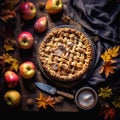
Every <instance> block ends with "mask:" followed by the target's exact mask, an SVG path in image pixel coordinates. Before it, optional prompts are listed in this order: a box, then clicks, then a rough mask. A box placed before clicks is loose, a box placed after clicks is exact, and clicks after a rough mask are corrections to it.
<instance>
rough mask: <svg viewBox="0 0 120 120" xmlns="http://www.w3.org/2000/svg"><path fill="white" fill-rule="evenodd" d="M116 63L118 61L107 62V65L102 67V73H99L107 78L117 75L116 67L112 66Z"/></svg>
mask: <svg viewBox="0 0 120 120" xmlns="http://www.w3.org/2000/svg"><path fill="white" fill-rule="evenodd" d="M114 62H116V61H112V60H111V61H109V62H107V63H104V64H103V65H102V67H101V68H100V71H99V73H100V74H101V73H104V74H105V76H106V78H107V77H108V76H109V75H110V74H114V73H115V70H114V69H116V67H115V66H114V65H112V64H113V63H114Z"/></svg>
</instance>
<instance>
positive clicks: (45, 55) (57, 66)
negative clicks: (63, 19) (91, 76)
mask: <svg viewBox="0 0 120 120" xmlns="http://www.w3.org/2000/svg"><path fill="white" fill-rule="evenodd" d="M38 51H39V60H40V63H41V67H42V69H43V70H44V72H45V73H46V74H47V75H48V76H49V77H50V78H52V79H55V80H58V81H74V80H78V79H80V78H81V77H83V75H85V74H86V73H87V71H88V69H89V67H90V65H91V61H92V58H93V47H92V45H91V42H90V40H88V37H86V35H85V34H84V33H83V32H80V31H79V30H77V29H74V28H55V29H52V30H51V31H50V32H49V33H48V34H47V35H46V36H45V38H44V40H43V41H42V42H41V43H40V45H39V47H38Z"/></svg>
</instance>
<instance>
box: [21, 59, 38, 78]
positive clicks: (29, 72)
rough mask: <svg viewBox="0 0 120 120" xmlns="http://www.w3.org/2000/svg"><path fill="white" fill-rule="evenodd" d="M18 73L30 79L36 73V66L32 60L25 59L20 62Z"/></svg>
mask: <svg viewBox="0 0 120 120" xmlns="http://www.w3.org/2000/svg"><path fill="white" fill-rule="evenodd" d="M19 70H20V75H21V76H22V77H23V78H25V79H30V78H32V77H34V75H35V73H36V68H35V65H34V63H33V62H31V61H26V62H24V63H22V64H21V65H20V67H19Z"/></svg>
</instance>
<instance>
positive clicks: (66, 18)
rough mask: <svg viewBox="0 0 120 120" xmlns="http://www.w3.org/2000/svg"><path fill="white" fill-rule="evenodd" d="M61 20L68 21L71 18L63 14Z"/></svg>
mask: <svg viewBox="0 0 120 120" xmlns="http://www.w3.org/2000/svg"><path fill="white" fill-rule="evenodd" d="M61 20H62V21H63V22H64V23H69V22H70V20H71V18H70V17H69V16H68V15H65V16H63V17H62V18H61Z"/></svg>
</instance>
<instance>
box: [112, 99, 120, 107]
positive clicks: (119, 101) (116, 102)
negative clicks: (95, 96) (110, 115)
mask: <svg viewBox="0 0 120 120" xmlns="http://www.w3.org/2000/svg"><path fill="white" fill-rule="evenodd" d="M112 104H113V105H114V107H115V108H120V97H118V98H117V99H115V100H114V101H112Z"/></svg>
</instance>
